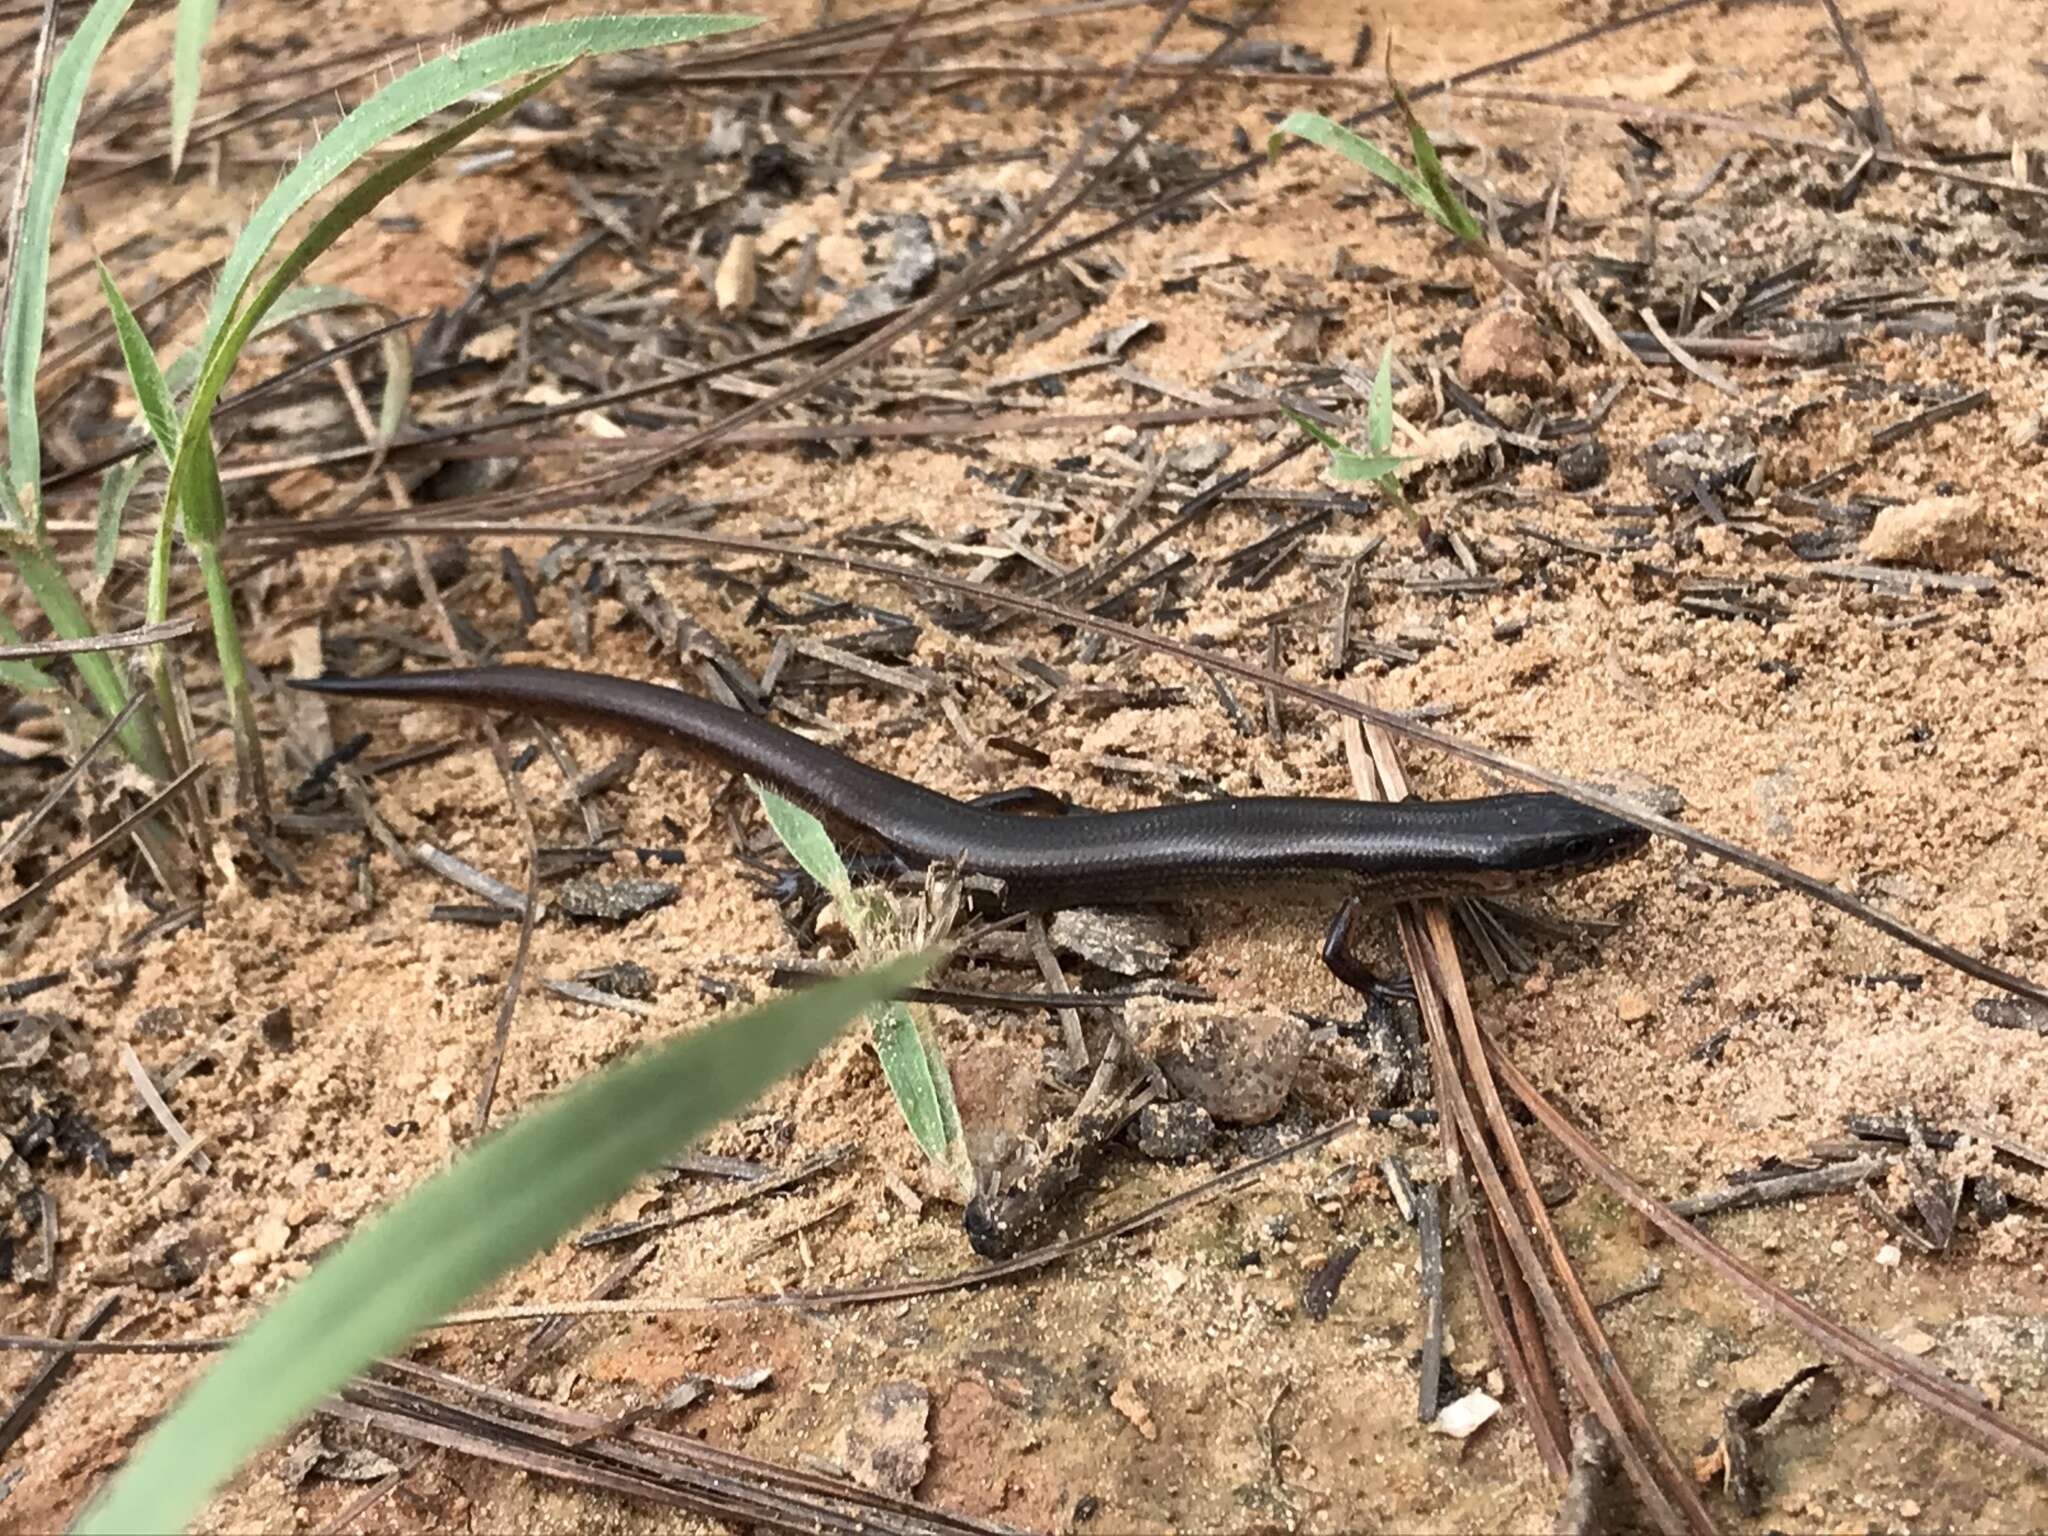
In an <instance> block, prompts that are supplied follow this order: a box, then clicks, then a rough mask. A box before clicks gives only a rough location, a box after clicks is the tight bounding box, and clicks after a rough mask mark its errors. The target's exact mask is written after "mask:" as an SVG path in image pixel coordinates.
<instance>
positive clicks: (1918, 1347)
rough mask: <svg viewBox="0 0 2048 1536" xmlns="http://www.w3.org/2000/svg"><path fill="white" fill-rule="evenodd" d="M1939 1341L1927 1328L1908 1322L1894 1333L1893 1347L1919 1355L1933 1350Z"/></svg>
mask: <svg viewBox="0 0 2048 1536" xmlns="http://www.w3.org/2000/svg"><path fill="white" fill-rule="evenodd" d="M1937 1342H1938V1341H1937V1340H1936V1339H1935V1337H1934V1335H1933V1334H1931V1333H1929V1332H1928V1331H1927V1330H1926V1329H1925V1328H1916V1327H1914V1326H1913V1325H1912V1324H1910V1323H1908V1324H1907V1325H1906V1326H1905V1327H1903V1328H1901V1329H1900V1330H1899V1331H1898V1332H1897V1333H1894V1334H1893V1335H1892V1347H1893V1348H1894V1349H1898V1350H1902V1351H1903V1352H1905V1353H1906V1354H1909V1355H1914V1356H1919V1355H1924V1354H1926V1353H1928V1351H1930V1350H1932V1349H1933V1348H1934V1346H1935V1344H1936V1343H1937Z"/></svg>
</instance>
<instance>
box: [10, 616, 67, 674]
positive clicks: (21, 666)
mask: <svg viewBox="0 0 2048 1536" xmlns="http://www.w3.org/2000/svg"><path fill="white" fill-rule="evenodd" d="M21 643H22V639H21V631H20V630H18V629H16V628H15V627H14V625H13V623H12V622H11V621H10V620H9V619H8V617H7V615H6V614H4V613H0V645H20V644H21ZM0 683H5V684H7V686H8V687H10V688H12V689H13V690H14V691H15V692H16V693H47V692H49V690H50V689H52V688H55V687H56V686H57V679H55V678H54V677H52V676H50V674H49V673H47V672H45V671H44V670H43V669H42V668H41V667H39V666H37V665H36V664H35V663H34V662H32V661H25V660H13V661H0Z"/></svg>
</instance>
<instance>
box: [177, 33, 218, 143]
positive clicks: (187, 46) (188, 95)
mask: <svg viewBox="0 0 2048 1536" xmlns="http://www.w3.org/2000/svg"><path fill="white" fill-rule="evenodd" d="M219 9H220V0H178V30H177V35H176V36H175V37H174V38H173V39H172V42H171V179H172V180H173V181H176V180H177V179H178V167H179V166H181V165H183V164H184V162H185V140H186V138H187V137H188V136H189V135H190V134H191V132H192V113H193V110H194V109H195V108H196V107H197V106H198V105H199V72H200V66H201V64H203V63H204V62H205V59H206V39H207V35H208V34H209V33H211V32H212V31H213V17H214V12H216V11H218V10H219Z"/></svg>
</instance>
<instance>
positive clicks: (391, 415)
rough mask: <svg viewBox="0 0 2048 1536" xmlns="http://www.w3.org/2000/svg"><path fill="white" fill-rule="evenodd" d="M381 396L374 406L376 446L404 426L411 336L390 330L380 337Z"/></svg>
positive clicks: (409, 392)
mask: <svg viewBox="0 0 2048 1536" xmlns="http://www.w3.org/2000/svg"><path fill="white" fill-rule="evenodd" d="M382 345H383V348H384V395H383V398H382V399H381V400H380V401H379V402H378V405H377V446H378V447H379V448H386V447H389V446H390V444H391V440H392V439H393V438H395V437H397V436H398V429H399V428H400V427H402V426H404V425H405V407H406V405H407V403H408V402H409V401H410V400H411V398H412V339H411V338H410V337H408V336H407V335H406V334H405V332H403V331H392V332H390V333H388V334H387V335H386V336H385V337H384V340H383V343H382Z"/></svg>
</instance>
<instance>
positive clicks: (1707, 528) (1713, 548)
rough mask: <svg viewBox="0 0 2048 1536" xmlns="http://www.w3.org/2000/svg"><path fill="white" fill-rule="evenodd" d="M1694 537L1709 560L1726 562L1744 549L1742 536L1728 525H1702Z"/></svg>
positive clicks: (1701, 551)
mask: <svg viewBox="0 0 2048 1536" xmlns="http://www.w3.org/2000/svg"><path fill="white" fill-rule="evenodd" d="M1693 536H1694V537H1695V538H1697V539H1698V540H1699V541H1700V553H1701V554H1703V555H1705V556H1706V557H1707V558H1708V559H1709V560H1726V559H1728V558H1729V557H1730V556H1731V555H1734V554H1735V553H1737V552H1738V551H1739V550H1740V549H1741V548H1742V535H1741V534H1739V533H1737V532H1736V531H1735V530H1734V529H1733V528H1730V527H1729V526H1728V525H1727V524H1726V523H1702V524H1700V526H1699V528H1698V529H1697V530H1696V531H1695V533H1694V535H1693Z"/></svg>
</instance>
